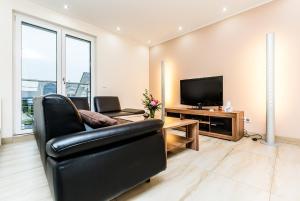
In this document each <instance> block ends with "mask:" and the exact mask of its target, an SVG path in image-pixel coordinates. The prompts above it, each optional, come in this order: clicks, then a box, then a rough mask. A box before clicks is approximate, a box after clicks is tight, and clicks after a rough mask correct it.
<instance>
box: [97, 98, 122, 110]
mask: <svg viewBox="0 0 300 201" xmlns="http://www.w3.org/2000/svg"><path fill="white" fill-rule="evenodd" d="M94 106H95V111H96V112H100V113H102V112H104V113H105V112H119V111H121V105H120V101H119V98H118V97H117V96H95V97H94Z"/></svg>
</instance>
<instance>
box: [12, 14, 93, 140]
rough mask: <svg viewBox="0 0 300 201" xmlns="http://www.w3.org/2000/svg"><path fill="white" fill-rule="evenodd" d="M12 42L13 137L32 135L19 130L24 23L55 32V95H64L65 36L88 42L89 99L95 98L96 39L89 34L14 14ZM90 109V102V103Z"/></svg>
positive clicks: (27, 130) (29, 131)
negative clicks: (89, 47) (89, 57)
mask: <svg viewBox="0 0 300 201" xmlns="http://www.w3.org/2000/svg"><path fill="white" fill-rule="evenodd" d="M13 18H14V33H13V34H14V36H13V38H14V40H13V47H14V51H13V57H14V59H13V66H14V68H13V75H14V79H13V80H14V81H13V90H14V92H13V99H14V107H13V113H14V115H13V118H14V120H13V130H14V135H22V134H28V133H32V132H33V130H32V129H25V130H22V129H21V122H22V118H21V115H22V112H21V108H22V102H21V99H22V94H21V93H22V86H21V84H22V80H21V79H22V22H26V23H28V24H32V25H33V26H36V27H41V28H43V29H48V30H51V31H54V32H56V46H57V49H56V59H57V61H56V82H57V94H63V95H65V91H66V90H65V87H66V86H65V85H64V84H63V77H65V72H66V61H65V56H66V52H65V51H66V49H65V42H66V40H65V34H67V35H71V36H74V37H77V38H79V39H83V40H86V41H89V42H90V43H91V49H90V54H91V59H90V60H91V61H90V65H91V67H90V71H91V72H90V73H91V83H90V84H91V86H90V87H91V92H90V93H91V99H92V98H93V97H94V96H95V92H96V89H95V88H96V79H95V73H96V72H95V66H96V56H95V51H96V50H95V48H96V37H95V36H92V35H90V34H86V33H82V32H80V31H75V30H71V29H68V28H65V27H63V26H59V25H56V24H54V23H53V24H52V23H50V22H46V21H44V20H40V19H37V18H34V17H29V16H26V15H24V14H20V13H16V12H15V13H14V14H13ZM91 109H92V110H93V109H94V108H93V107H92V102H91Z"/></svg>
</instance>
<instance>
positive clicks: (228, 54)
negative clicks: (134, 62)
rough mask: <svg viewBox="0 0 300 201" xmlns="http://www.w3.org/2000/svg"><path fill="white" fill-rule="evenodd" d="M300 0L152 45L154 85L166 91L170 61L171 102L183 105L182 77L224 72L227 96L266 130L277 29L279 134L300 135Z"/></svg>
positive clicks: (253, 127)
mask: <svg viewBox="0 0 300 201" xmlns="http://www.w3.org/2000/svg"><path fill="white" fill-rule="evenodd" d="M299 8H300V1H299V0H275V1H273V2H272V3H269V4H266V5H264V6H261V7H259V8H256V9H253V10H250V11H248V12H245V13H243V14H240V15H238V16H234V17H231V18H229V19H227V20H224V21H222V22H220V23H217V24H214V25H211V26H208V27H206V28H203V29H199V30H197V31H194V32H192V33H190V34H187V35H185V36H182V37H180V38H177V39H174V40H171V41H168V42H166V43H163V44H161V45H158V46H155V47H152V48H151V49H150V90H151V91H152V92H153V94H154V95H156V96H158V97H159V96H160V78H159V76H160V70H159V67H160V61H161V60H165V61H166V63H167V71H168V73H167V77H166V79H167V81H166V85H167V89H166V90H167V92H166V93H167V97H166V99H167V105H168V106H177V105H179V104H180V100H179V80H180V79H187V78H198V77H205V76H215V75H223V76H224V102H226V101H228V100H230V101H231V102H232V104H233V107H234V109H236V110H243V111H245V115H246V116H247V117H250V118H251V121H252V122H251V123H250V124H248V125H246V129H248V130H249V131H252V132H258V133H265V118H266V115H265V100H266V95H265V94H266V93H265V90H266V84H265V82H266V79H265V77H266V67H265V60H266V59H265V54H266V53H265V51H266V48H265V35H266V33H267V32H275V33H276V75H275V76H276V134H277V135H279V136H284V137H291V138H300V127H299V125H300V107H299V106H298V105H299V103H300V95H299V91H300V80H299V75H300V38H299V37H300V22H299V19H300V12H299Z"/></svg>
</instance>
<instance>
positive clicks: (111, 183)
mask: <svg viewBox="0 0 300 201" xmlns="http://www.w3.org/2000/svg"><path fill="white" fill-rule="evenodd" d="M162 126H163V122H162V121H161V120H145V121H142V122H136V123H129V124H122V125H116V126H111V127H105V128H100V129H95V130H92V131H86V130H85V126H84V124H83V123H82V120H81V117H80V115H79V113H78V111H77V109H76V107H75V106H74V104H72V102H71V100H70V99H69V98H66V97H64V96H61V95H47V96H44V97H39V98H36V99H34V134H35V138H36V141H37V145H38V148H39V151H40V155H41V159H42V163H43V166H44V169H45V172H46V175H47V179H48V183H49V186H50V189H51V192H52V195H53V198H54V200H55V201H101V200H111V199H113V198H115V197H117V196H119V195H120V194H122V193H124V192H126V191H128V190H129V189H131V188H133V187H134V186H136V185H138V184H140V183H142V182H145V181H147V180H148V179H149V178H150V177H152V176H154V175H156V174H158V173H159V172H161V171H163V170H165V168H166V152H165V144H164V140H163V137H162V135H161V128H162Z"/></svg>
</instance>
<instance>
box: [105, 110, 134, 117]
mask: <svg viewBox="0 0 300 201" xmlns="http://www.w3.org/2000/svg"><path fill="white" fill-rule="evenodd" d="M102 114H104V115H106V116H109V117H119V116H129V115H133V113H129V112H122V111H121V112H103V113H102Z"/></svg>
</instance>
